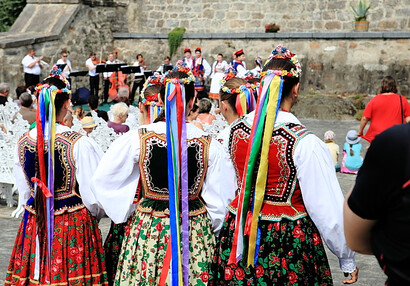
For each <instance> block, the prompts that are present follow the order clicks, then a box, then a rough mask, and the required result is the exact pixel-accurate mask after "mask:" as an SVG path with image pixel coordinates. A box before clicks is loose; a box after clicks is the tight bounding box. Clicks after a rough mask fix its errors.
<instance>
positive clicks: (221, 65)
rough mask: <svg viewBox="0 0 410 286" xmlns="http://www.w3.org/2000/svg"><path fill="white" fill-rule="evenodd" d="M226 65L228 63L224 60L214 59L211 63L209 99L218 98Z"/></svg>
mask: <svg viewBox="0 0 410 286" xmlns="http://www.w3.org/2000/svg"><path fill="white" fill-rule="evenodd" d="M227 67H228V63H227V62H226V61H222V62H218V61H215V62H214V64H213V65H212V75H211V77H212V81H211V89H210V91H209V98H211V99H216V100H218V99H219V90H220V89H221V80H222V78H223V77H224V75H225V70H226V68H227Z"/></svg>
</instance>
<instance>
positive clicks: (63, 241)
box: [5, 208, 108, 285]
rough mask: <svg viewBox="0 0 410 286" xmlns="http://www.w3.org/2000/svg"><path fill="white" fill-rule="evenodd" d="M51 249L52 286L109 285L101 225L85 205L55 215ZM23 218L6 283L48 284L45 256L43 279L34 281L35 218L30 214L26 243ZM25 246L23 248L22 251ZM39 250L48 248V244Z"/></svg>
mask: <svg viewBox="0 0 410 286" xmlns="http://www.w3.org/2000/svg"><path fill="white" fill-rule="evenodd" d="M54 219H55V221H54V240H53V248H52V252H51V281H50V284H51V285H108V284H107V273H106V271H105V259H104V251H103V248H102V242H101V234H100V230H99V229H98V224H97V221H96V220H95V218H94V217H93V216H92V215H91V214H90V212H89V211H88V210H87V209H85V208H83V209H81V210H79V211H76V212H72V213H64V214H62V215H59V216H55V217H54ZM23 227H24V220H23V221H22V222H21V224H20V229H19V231H18V233H17V238H16V241H15V244H14V248H13V252H12V254H11V259H10V264H9V268H8V271H7V275H6V282H5V284H6V285H33V284H36V285H37V284H39V282H40V284H46V281H45V276H44V275H45V267H46V266H45V256H42V257H43V259H42V260H41V261H40V278H39V281H36V280H34V266H35V257H36V238H35V237H36V217H35V215H33V214H31V213H30V214H29V217H28V221H27V226H26V232H25V238H24V246H23V245H22V243H23ZM22 246H23V251H22ZM42 246H43V247H42V248H41V249H40V251H41V252H44V251H45V244H43V245H42Z"/></svg>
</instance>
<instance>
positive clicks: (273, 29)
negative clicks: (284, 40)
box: [265, 23, 280, 33]
mask: <svg viewBox="0 0 410 286" xmlns="http://www.w3.org/2000/svg"><path fill="white" fill-rule="evenodd" d="M279 30H280V26H279V25H276V24H275V23H273V24H267V25H265V33H277V32H278V31H279Z"/></svg>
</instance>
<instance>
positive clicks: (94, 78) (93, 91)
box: [85, 52, 100, 98]
mask: <svg viewBox="0 0 410 286" xmlns="http://www.w3.org/2000/svg"><path fill="white" fill-rule="evenodd" d="M97 64H98V61H97V57H96V56H95V53H93V52H91V53H90V57H89V58H88V60H87V61H86V62H85V65H86V66H87V68H88V75H89V76H90V95H91V96H96V97H97V98H98V89H99V82H100V75H99V74H98V73H97V72H96V68H97Z"/></svg>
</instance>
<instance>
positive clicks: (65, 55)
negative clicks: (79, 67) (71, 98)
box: [56, 50, 73, 77]
mask: <svg viewBox="0 0 410 286" xmlns="http://www.w3.org/2000/svg"><path fill="white" fill-rule="evenodd" d="M60 56H61V58H60V59H59V60H58V61H57V63H56V64H57V65H66V66H65V67H64V69H63V73H65V75H66V76H67V77H69V76H70V73H71V71H72V70H73V69H72V68H71V61H70V60H69V59H68V53H67V51H66V50H61V53H60Z"/></svg>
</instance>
